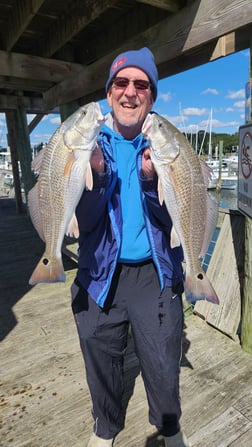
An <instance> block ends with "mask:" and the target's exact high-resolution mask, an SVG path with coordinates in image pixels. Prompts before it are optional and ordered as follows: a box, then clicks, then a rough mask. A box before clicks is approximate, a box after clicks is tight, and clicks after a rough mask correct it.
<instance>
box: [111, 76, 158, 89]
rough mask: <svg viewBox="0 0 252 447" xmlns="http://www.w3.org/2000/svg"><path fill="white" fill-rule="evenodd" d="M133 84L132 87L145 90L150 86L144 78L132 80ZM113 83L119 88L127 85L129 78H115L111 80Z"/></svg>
mask: <svg viewBox="0 0 252 447" xmlns="http://www.w3.org/2000/svg"><path fill="white" fill-rule="evenodd" d="M132 82H133V84H134V87H135V88H136V89H137V90H147V89H148V88H149V86H150V83H149V81H145V80H144V79H135V80H134V81H132ZM113 83H114V85H115V86H116V87H119V88H126V87H128V85H129V83H130V80H129V79H128V78H119V77H118V78H115V79H114V81H113Z"/></svg>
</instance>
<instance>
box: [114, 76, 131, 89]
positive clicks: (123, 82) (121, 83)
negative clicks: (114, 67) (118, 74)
mask: <svg viewBox="0 0 252 447" xmlns="http://www.w3.org/2000/svg"><path fill="white" fill-rule="evenodd" d="M113 83H114V85H115V86H116V87H120V88H126V87H127V86H128V85H129V79H127V78H115V79H114V81H113Z"/></svg>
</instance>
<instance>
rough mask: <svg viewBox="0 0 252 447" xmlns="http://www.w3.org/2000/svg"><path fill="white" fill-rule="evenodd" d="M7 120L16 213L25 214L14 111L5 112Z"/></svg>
mask: <svg viewBox="0 0 252 447" xmlns="http://www.w3.org/2000/svg"><path fill="white" fill-rule="evenodd" d="M5 119H6V124H7V128H8V136H7V138H8V145H9V146H10V153H11V165H12V173H13V180H14V190H15V199H16V211H17V213H18V214H21V213H23V212H24V207H23V201H22V193H21V182H20V176H19V166H18V150H17V139H16V132H15V129H16V127H15V112H14V110H9V111H6V112H5Z"/></svg>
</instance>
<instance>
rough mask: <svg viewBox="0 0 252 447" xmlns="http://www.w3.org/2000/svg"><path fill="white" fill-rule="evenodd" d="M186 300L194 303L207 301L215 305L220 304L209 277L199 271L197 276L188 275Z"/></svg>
mask: <svg viewBox="0 0 252 447" xmlns="http://www.w3.org/2000/svg"><path fill="white" fill-rule="evenodd" d="M185 294H186V300H187V301H188V302H189V303H194V302H195V301H199V300H206V301H209V302H210V303H213V304H219V298H218V296H217V294H216V292H215V290H214V288H213V286H212V284H211V283H210V281H209V279H208V277H207V276H206V274H205V273H204V272H203V271H199V272H198V273H197V274H196V275H194V276H191V275H190V274H188V275H187V274H186V280H185Z"/></svg>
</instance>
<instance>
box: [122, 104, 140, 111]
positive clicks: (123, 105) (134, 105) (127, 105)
mask: <svg viewBox="0 0 252 447" xmlns="http://www.w3.org/2000/svg"><path fill="white" fill-rule="evenodd" d="M121 106H122V107H123V108H124V109H133V110H134V109H136V108H137V105H136V104H129V103H125V102H123V103H122V104H121Z"/></svg>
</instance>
